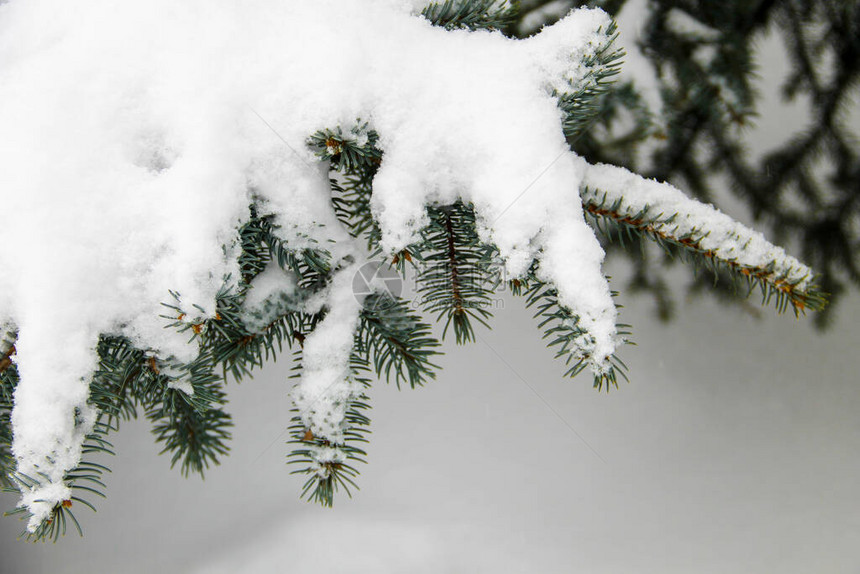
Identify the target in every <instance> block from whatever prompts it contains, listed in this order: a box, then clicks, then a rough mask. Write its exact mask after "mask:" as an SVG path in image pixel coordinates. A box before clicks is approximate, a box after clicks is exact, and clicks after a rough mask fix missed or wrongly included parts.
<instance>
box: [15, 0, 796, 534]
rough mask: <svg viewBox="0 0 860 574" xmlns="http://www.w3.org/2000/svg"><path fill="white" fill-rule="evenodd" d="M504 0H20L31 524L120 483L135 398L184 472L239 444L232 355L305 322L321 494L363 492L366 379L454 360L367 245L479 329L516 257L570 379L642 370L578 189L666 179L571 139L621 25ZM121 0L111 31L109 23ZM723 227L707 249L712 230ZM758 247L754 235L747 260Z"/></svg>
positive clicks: (24, 493) (239, 366)
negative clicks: (551, 15)
mask: <svg viewBox="0 0 860 574" xmlns="http://www.w3.org/2000/svg"><path fill="white" fill-rule="evenodd" d="M44 1H45V2H54V1H55V0H44ZM503 4H504V3H502V2H481V1H478V2H474V1H472V2H469V1H468V0H461V1H459V2H453V3H447V4H442V5H439V6H438V7H437V8H436V9H432V10H431V9H428V10H427V11H425V13H424V18H421V17H416V16H417V14H416V13H412V12H409V11H408V10H406V8H404V3H402V2H393V1H391V0H368V1H366V2H361V3H358V2H351V1H347V0H318V1H317V2H314V3H292V2H279V1H275V0H255V2H254V3H253V7H251V6H242V7H239V6H237V5H236V4H235V3H231V2H216V3H213V2H212V0H207V1H205V2H204V1H203V0H188V1H187V2H184V3H182V5H181V6H179V7H178V8H177V7H176V5H175V4H174V3H170V2H168V0H152V1H151V2H148V3H146V4H145V5H138V4H130V5H127V6H126V5H123V8H120V7H118V5H114V3H110V2H107V0H103V1H98V0H96V1H93V2H91V3H86V4H84V5H80V6H78V5H76V6H75V8H74V10H72V11H69V9H68V8H67V7H66V6H65V4H63V3H61V2H59V1H58V0H57V2H56V5H55V6H54V8H55V9H56V10H57V11H59V12H61V13H62V15H63V16H64V17H62V18H56V19H53V20H51V22H46V23H45V26H44V27H40V28H37V29H34V28H33V27H32V22H39V21H40V19H39V16H38V14H34V13H31V12H30V10H31V8H30V4H28V3H24V2H16V3H11V4H4V5H3V6H2V8H0V9H2V10H3V12H4V13H3V16H4V18H2V19H0V52H2V53H3V54H4V55H6V54H9V55H10V56H9V58H7V59H0V104H2V105H0V131H2V132H3V133H4V134H6V135H7V137H9V138H10V139H11V140H14V141H16V142H19V145H16V146H15V147H14V148H9V149H6V150H4V152H3V154H2V155H0V190H2V193H3V194H4V195H3V199H4V206H5V207H6V208H7V211H8V213H10V214H15V215H20V217H14V216H13V217H9V218H7V221H5V222H4V226H2V227H0V240H2V241H3V242H4V245H7V246H9V249H4V250H3V251H2V252H0V266H2V268H3V269H5V270H7V271H8V272H7V273H5V274H4V275H2V276H0V287H2V289H0V324H2V325H4V326H9V325H14V329H10V330H9V332H10V333H11V332H15V333H17V334H16V335H15V337H14V341H13V340H12V338H11V337H6V338H4V340H5V343H4V345H6V346H5V347H4V348H3V350H2V352H3V357H4V359H0V360H4V364H5V368H4V369H2V370H0V381H2V384H3V389H2V390H3V396H2V398H3V401H4V403H3V404H2V405H0V425H2V429H0V430H2V432H0V440H2V441H4V442H3V443H2V446H3V447H4V449H5V450H3V451H2V452H0V455H2V458H0V462H2V463H3V464H4V465H5V466H6V467H7V469H8V470H9V471H10V472H11V478H12V480H13V483H14V486H15V487H16V489H17V491H18V493H19V494H20V496H21V499H20V507H19V510H20V513H21V514H22V515H25V516H27V517H29V518H28V532H29V535H30V536H32V537H34V538H36V539H39V538H45V537H48V536H52V537H53V536H57V535H59V534H60V533H62V532H63V530H64V528H65V525H66V524H67V523H68V522H74V523H75V524H77V521H76V519H75V518H74V515H73V514H72V513H71V512H72V507H73V505H74V504H76V503H77V502H79V501H80V503H81V504H82V505H84V506H86V505H88V504H90V503H89V502H88V501H87V499H85V498H83V497H81V496H78V494H79V493H81V492H89V493H90V494H96V495H98V494H100V493H101V490H100V488H101V484H102V483H101V476H102V472H104V470H103V467H101V466H100V465H99V463H96V462H94V461H92V460H91V459H90V455H93V454H98V453H105V452H110V444H109V443H108V442H107V439H106V438H105V436H106V435H107V433H109V432H112V431H114V430H116V428H117V427H118V425H119V422H120V421H121V420H125V419H127V418H130V417H133V416H135V415H136V412H137V410H138V409H142V410H143V412H144V413H145V414H146V416H147V418H149V419H150V420H151V421H152V422H153V423H154V427H155V428H154V431H155V433H156V439H157V440H159V441H161V442H163V443H164V447H165V451H166V452H168V453H169V454H170V455H171V457H172V462H173V463H174V464H178V465H179V466H180V468H181V469H182V470H183V471H184V472H186V473H188V472H195V473H200V474H202V473H203V472H204V470H205V469H206V468H208V467H209V466H210V465H212V464H216V463H217V462H218V460H219V459H220V457H221V456H223V455H224V454H225V453H226V452H227V449H228V440H229V438H230V432H229V428H230V425H231V423H230V419H229V416H228V415H227V412H226V410H225V409H224V406H225V405H226V402H227V399H226V394H225V391H224V389H223V385H224V384H225V382H226V379H227V378H228V374H229V375H232V377H233V378H236V379H239V378H242V377H244V376H246V375H247V374H249V373H250V372H251V371H252V370H253V369H254V368H256V367H259V366H260V365H261V364H263V362H265V361H266V360H268V359H270V358H273V357H274V356H275V355H276V354H277V353H278V352H280V351H281V350H282V346H283V345H284V344H286V345H287V346H290V347H292V348H295V347H296V346H297V347H298V348H299V350H300V352H299V353H298V355H299V363H298V365H297V374H298V375H299V378H298V383H297V384H296V386H295V387H294V388H293V390H292V393H291V396H292V398H293V400H294V404H295V415H296V418H295V424H294V427H293V433H292V440H293V442H294V443H295V444H296V451H295V453H294V456H293V457H292V458H293V460H295V461H297V462H299V463H302V464H303V465H304V467H303V468H300V469H299V470H298V472H299V473H302V474H306V475H307V482H306V484H305V491H304V492H305V494H306V495H308V496H309V497H310V498H312V499H314V500H317V501H319V502H321V503H323V504H327V505H330V504H331V502H332V497H333V495H334V493H335V491H336V490H337V489H338V488H347V487H350V486H354V482H353V479H354V478H355V476H356V474H357V472H358V471H357V468H356V467H355V466H354V463H355V462H359V461H362V460H363V458H364V455H365V451H364V450H363V449H362V448H361V446H360V444H359V443H363V441H364V440H365V439H366V434H367V431H368V424H369V418H368V416H367V410H368V408H369V405H368V403H367V399H366V394H365V391H366V388H367V385H369V384H370V374H371V373H372V374H375V375H376V376H377V377H379V378H381V379H393V380H394V381H395V382H397V383H398V384H399V383H405V382H408V383H409V384H410V386H417V385H420V384H423V383H424V382H426V381H428V380H429V379H432V378H433V375H434V373H435V368H436V367H435V365H434V364H433V358H434V356H435V355H436V354H437V353H438V349H437V348H438V342H437V341H436V340H435V339H434V338H433V337H432V335H431V334H430V330H429V326H428V325H426V324H425V323H424V322H423V320H422V319H421V318H420V316H419V314H418V313H417V312H414V311H412V310H410V309H409V308H408V306H407V304H406V303H405V302H402V301H399V300H398V299H396V298H392V299H391V301H388V302H387V303H386V300H384V299H383V297H384V296H385V286H384V285H379V284H372V285H369V291H368V292H362V293H357V292H354V288H353V278H354V277H356V276H357V273H358V272H359V270H360V268H361V267H362V265H363V262H364V259H365V255H366V253H365V249H364V248H365V247H369V248H370V251H372V252H373V253H376V254H379V255H380V256H381V257H383V258H384V259H385V260H386V261H393V262H394V265H395V266H397V267H399V268H402V267H404V266H405V265H406V264H407V263H408V262H410V261H411V263H413V264H415V265H417V266H419V269H421V271H420V272H419V284H420V285H419V291H420V292H421V296H422V300H423V302H424V304H425V306H427V307H428V308H429V310H430V311H431V312H433V313H434V314H435V315H436V316H437V318H438V319H440V320H441V319H444V320H445V321H446V322H447V323H448V324H451V325H452V326H453V332H454V335H455V338H456V339H458V340H459V341H460V342H466V341H467V340H470V339H472V338H473V336H474V331H473V329H472V326H471V324H470V322H469V321H470V319H472V318H474V319H477V320H479V321H481V322H483V321H484V320H486V319H488V318H489V316H490V315H489V311H487V310H486V309H483V310H482V308H481V305H480V303H481V302H482V301H486V300H488V297H489V295H490V293H491V292H492V286H493V284H494V281H493V280H496V281H495V283H498V281H497V279H498V277H499V276H504V277H505V278H510V279H511V280H512V281H513V282H515V284H516V286H517V288H518V289H520V290H521V291H523V292H525V294H526V296H527V301H528V303H529V304H531V305H533V306H534V307H535V308H536V309H537V316H538V318H539V320H540V324H541V327H542V328H543V329H544V332H545V335H546V336H547V337H548V338H549V339H550V345H551V346H553V347H555V348H556V349H557V350H558V353H557V354H558V355H559V356H560V357H561V358H564V360H565V361H567V362H568V364H569V365H570V369H569V371H568V374H570V375H574V374H576V373H578V372H580V371H581V370H583V368H585V367H586V366H587V367H589V368H590V369H591V371H592V372H593V374H594V375H595V384H596V386H598V387H602V386H603V385H606V386H607V388H608V387H609V385H610V384H614V383H616V382H617V378H618V377H619V376H623V372H620V369H622V368H623V365H622V364H621V363H620V362H618V361H617V360H616V359H615V351H616V347H617V346H618V345H619V344H621V343H623V342H624V341H625V335H626V331H624V328H622V329H619V328H618V326H617V325H616V322H617V311H616V306H615V303H614V299H613V295H612V293H611V292H610V289H609V286H608V284H607V282H606V279H605V277H604V275H603V271H602V262H603V257H604V253H603V250H602V249H601V247H600V245H599V243H598V241H597V238H596V237H595V235H594V231H593V229H592V228H591V227H589V226H588V225H587V223H586V220H585V218H584V215H583V201H582V199H581V198H580V196H579V194H577V193H576V190H578V189H580V188H583V189H585V188H587V189H592V188H600V187H601V186H602V184H604V183H605V184H606V185H605V186H602V187H606V188H607V193H618V194H619V198H620V197H621V194H623V199H624V201H628V202H632V204H633V205H641V204H642V202H646V203H649V205H650V204H651V202H652V200H653V198H652V197H651V196H652V195H654V194H652V193H651V191H650V187H649V186H641V185H639V184H638V183H636V182H635V181H633V180H631V182H632V183H636V185H630V186H629V189H625V186H624V185H621V186H620V187H619V186H617V185H615V184H617V183H618V182H617V181H615V180H613V181H608V180H607V181H604V180H603V179H602V178H601V173H602V172H600V171H599V170H598V168H594V167H591V166H588V165H587V164H586V163H585V162H584V161H583V160H581V159H580V158H579V157H577V156H576V155H575V154H573V153H572V152H571V151H570V149H569V147H568V142H567V141H566V139H565V138H568V139H570V138H573V137H576V136H577V134H578V133H581V131H582V130H584V129H586V128H587V127H588V125H589V123H590V121H591V120H592V119H593V117H594V113H595V111H596V110H598V109H599V106H597V100H598V99H599V98H600V97H601V96H602V95H603V94H604V93H605V82H607V81H608V80H609V79H610V78H611V76H612V73H613V70H615V69H616V66H617V54H616V52H615V51H614V50H613V49H612V47H611V45H612V39H613V37H614V25H613V23H612V21H611V20H610V19H609V18H608V17H607V16H606V15H605V14H604V13H602V12H600V11H597V10H584V9H583V10H577V11H574V12H572V13H571V14H570V15H569V16H568V17H567V18H565V19H563V20H562V21H560V22H558V23H556V24H555V25H553V26H551V27H548V28H546V29H544V30H542V31H541V32H540V33H539V34H537V35H535V36H533V37H532V38H529V39H527V40H524V41H515V40H512V39H510V38H506V37H503V36H502V35H501V34H499V33H497V32H490V31H488V29H493V28H496V27H497V25H496V24H493V22H494V20H493V19H494V18H497V17H499V14H500V13H498V12H496V11H495V10H496V8H499V7H501V6H503ZM464 8H465V10H464ZM433 10H436V11H435V12H434V11H433ZM416 12H417V11H416ZM106 14H109V15H110V22H111V24H112V25H111V26H103V27H99V28H98V29H96V30H93V29H92V27H91V26H89V25H87V24H88V23H89V22H92V21H94V20H95V19H96V18H98V19H100V20H101V19H104V18H107V17H108V16H106ZM163 14H170V17H169V18H168V19H167V20H164V19H163V18H164V16H163ZM480 18H484V19H485V21H484V24H487V25H479V20H480ZM428 19H429V20H431V21H433V22H430V21H428ZM458 19H459V20H458ZM433 23H435V24H437V25H436V26H433V25H432V24H433ZM225 26H229V27H230V30H231V31H232V32H233V33H231V34H224V27H225ZM447 28H451V30H447ZM475 29H481V31H478V32H471V31H470V30H475ZM189 30H193V31H195V33H197V34H198V35H199V38H200V41H199V42H196V43H195V44H194V45H193V46H189V45H188V43H187V38H188V31H189ZM153 31H156V32H157V33H153ZM117 37H119V38H122V39H123V41H122V42H116V41H115V40H116V38H117ZM331 37H336V38H338V42H331V43H329V42H320V43H318V45H316V46H315V49H314V50H308V49H307V38H331ZM49 40H50V41H49ZM343 46H350V49H349V50H343V49H342V47H343ZM16 54H18V55H20V56H21V57H23V58H24V59H25V60H26V62H27V65H26V66H18V65H16V64H15V63H14V62H17V61H18V58H16V57H15V55H16ZM91 54H98V57H89V55H91ZM82 55H85V56H83V57H82ZM22 61H23V60H22ZM130 61H133V62H136V63H138V64H139V65H135V66H129V65H128V62H130ZM212 61H217V62H219V66H218V67H217V69H215V67H213V66H211V65H210V64H211V62H212ZM9 62H12V63H9ZM321 70H325V73H321V72H320V71H321ZM82 77H86V78H91V79H92V81H91V82H85V83H82V82H81V81H80V78H82ZM45 78H52V84H51V87H50V88H51V89H45V85H44V81H45V80H44V79H45ZM153 86H158V89H155V88H153ZM201 94H205V97H203V96H201ZM201 98H202V99H201ZM237 103H238V104H237ZM93 110H97V111H98V113H94V112H93ZM353 118H362V119H360V120H356V121H354V123H351V122H353ZM270 121H271V122H272V123H270ZM331 126H334V127H331ZM45 134H50V137H47V136H46V135H45ZM309 134H312V135H310V140H308V137H309ZM82 138H83V139H82ZM601 169H603V168H601ZM606 169H608V168H606ZM613 173H615V172H613ZM622 183H623V182H622ZM661 189H663V188H661ZM585 204H586V206H589V205H590V204H589V202H588V201H587V200H586V202H585ZM613 205H614V204H613ZM623 205H626V204H624V203H623V202H620V203H618V204H617V205H615V207H614V208H615V209H616V210H620V209H622V207H623ZM678 205H679V206H680V207H683V208H684V209H685V210H686V211H685V213H686V212H687V211H689V212H690V213H693V212H694V211H695V210H691V209H690V208H689V205H687V204H683V205H682V204H680V203H679V204H678ZM619 213H620V212H619ZM695 213H698V212H695ZM721 221H722V220H719V221H717V220H714V219H708V220H707V221H706V223H708V224H711V223H713V224H715V225H716V224H720V222H721ZM666 232H667V233H668V230H666ZM703 233H706V232H705V231H704V230H703ZM713 237H714V234H713V232H712V233H711V234H710V235H703V236H702V238H700V239H697V241H699V244H698V245H700V246H701V248H702V249H705V250H711V251H714V252H717V251H718V246H710V245H709V244H707V241H708V240H709V238H713ZM762 241H763V240H762ZM58 245H59V246H62V249H60V250H58V249H57V246H58ZM758 245H759V244H758V243H756V242H755V241H752V242H746V243H743V242H739V243H738V245H737V246H736V249H737V250H738V251H739V253H738V254H737V255H736V256H734V257H735V259H737V260H738V261H741V259H740V256H741V255H740V252H743V251H745V250H747V249H753V248H755V249H758V247H756V246H758ZM768 245H769V244H768ZM720 253H722V252H720ZM24 254H26V255H24ZM776 255H779V254H778V253H777V252H776V251H773V250H771V249H770V247H768V249H764V251H762V252H761V253H759V254H758V256H759V257H765V258H766V257H768V256H776ZM721 256H722V255H721ZM743 261H746V260H745V259H744V260H743ZM780 261H781V260H779V261H776V262H775V263H773V265H780V264H781V263H780ZM769 264H770V263H769V262H767V261H760V262H759V263H758V265H759V266H764V267H765V268H767V266H768V265H769ZM502 271H503V272H502ZM786 277H787V279H786V280H787V281H789V282H791V281H794V276H793V275H790V274H789V275H786ZM488 278H489V279H490V281H487V280H486V279H488ZM803 280H804V279H803V278H798V279H797V283H792V285H800V284H801V282H802V281H803ZM422 289H423V290H422ZM798 289H799V287H798ZM168 293H170V294H171V295H170V299H169V300H167V301H164V299H165V297H166V295H167V294H168ZM163 301H164V303H162V302H163ZM482 311H486V313H485V312H482ZM165 327H166V328H165ZM625 328H626V327H625ZM13 345H14V347H13ZM13 348H14V354H13V353H12V350H13ZM6 362H8V364H6ZM13 402H14V405H13V404H12V403H13ZM10 409H11V413H10V412H9V411H10ZM13 430H14V433H13V432H12V431H13ZM13 435H14V438H13ZM5 453H9V455H10V456H6V454H5ZM13 459H14V460H13ZM12 464H14V466H15V469H11V466H12ZM92 485H95V487H94V486H92ZM96 487H98V488H96ZM87 489H90V490H87ZM347 490H348V489H347Z"/></svg>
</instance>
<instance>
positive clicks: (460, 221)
mask: <svg viewBox="0 0 860 574" xmlns="http://www.w3.org/2000/svg"><path fill="white" fill-rule="evenodd" d="M427 212H428V215H429V220H430V223H429V225H428V226H427V227H426V228H425V229H424V231H423V233H422V235H423V241H422V243H420V244H419V245H416V246H413V247H412V248H410V250H409V251H410V252H411V253H412V255H414V256H416V257H417V258H418V259H419V260H420V261H421V262H422V265H421V267H420V271H419V274H418V294H419V295H420V296H421V305H422V308H423V309H425V310H427V311H428V312H430V313H433V314H435V315H436V321H440V320H441V319H442V318H444V319H445V327H444V328H443V331H442V337H443V338H444V337H445V335H446V334H447V332H448V329H449V328H450V327H453V331H454V338H455V340H456V341H457V343H458V344H464V343H467V342H470V341H474V340H475V332H474V327H473V326H472V320H473V319H474V320H475V321H477V322H478V323H480V324H482V325H483V326H485V327H487V328H489V324H488V322H487V319H489V318H490V317H492V312H491V311H490V308H491V304H492V299H491V297H490V295H491V292H490V291H489V290H488V289H487V282H488V277H489V275H488V273H487V271H486V269H485V268H484V265H483V264H484V262H485V257H484V250H485V247H484V246H482V245H481V243H480V241H479V239H478V232H477V229H476V221H475V211H474V209H473V208H472V207H471V206H468V205H465V204H464V203H463V202H459V201H458V202H457V203H455V204H453V205H450V206H438V207H431V208H428V210H427Z"/></svg>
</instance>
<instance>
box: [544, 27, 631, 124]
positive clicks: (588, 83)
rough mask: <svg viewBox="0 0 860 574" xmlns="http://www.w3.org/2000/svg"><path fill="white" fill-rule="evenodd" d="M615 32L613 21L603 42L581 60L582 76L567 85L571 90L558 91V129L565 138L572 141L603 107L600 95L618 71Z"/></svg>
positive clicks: (618, 55) (619, 53)
mask: <svg viewBox="0 0 860 574" xmlns="http://www.w3.org/2000/svg"><path fill="white" fill-rule="evenodd" d="M617 38H618V32H617V29H616V26H615V23H613V24H612V26H611V27H610V28H609V29H608V30H606V31H605V35H604V40H603V43H602V44H601V45H600V46H599V47H598V48H597V49H596V50H595V52H594V54H592V55H591V56H589V57H587V58H586V59H585V60H584V61H583V65H584V66H585V67H586V68H587V70H588V71H587V73H586V74H585V76H584V77H583V78H582V79H581V80H580V81H579V82H577V84H576V85H572V86H571V91H570V92H568V93H565V94H559V95H558V107H559V108H561V110H562V111H563V112H564V113H565V116H564V119H563V120H562V124H561V125H562V129H563V130H564V135H565V136H567V138H568V141H576V139H577V138H578V137H579V136H580V135H581V134H583V133H584V132H585V131H587V130H588V128H589V127H590V126H591V124H592V123H594V121H595V120H596V119H597V118H598V117H599V116H600V115H601V112H602V111H603V109H604V102H603V98H604V96H605V95H606V94H607V93H608V92H609V91H610V88H611V87H612V85H613V82H614V77H615V76H617V75H618V73H619V72H620V71H621V60H622V58H623V57H624V52H622V51H621V50H619V49H617V48H616V47H615V44H614V42H615V40H616V39H617Z"/></svg>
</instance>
